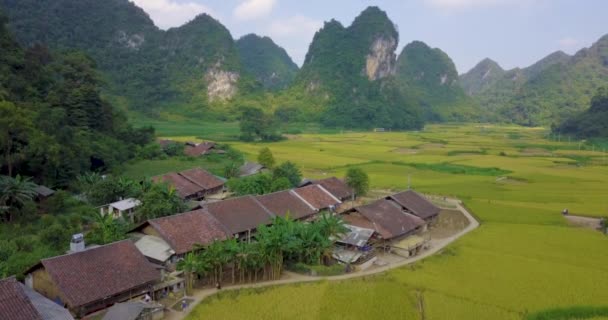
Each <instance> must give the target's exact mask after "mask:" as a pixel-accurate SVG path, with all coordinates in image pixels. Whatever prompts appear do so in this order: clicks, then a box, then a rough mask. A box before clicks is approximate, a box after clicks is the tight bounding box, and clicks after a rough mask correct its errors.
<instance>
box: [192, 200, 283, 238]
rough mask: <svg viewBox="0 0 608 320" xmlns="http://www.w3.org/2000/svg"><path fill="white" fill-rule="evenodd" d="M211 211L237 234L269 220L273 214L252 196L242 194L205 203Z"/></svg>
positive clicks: (206, 207)
mask: <svg viewBox="0 0 608 320" xmlns="http://www.w3.org/2000/svg"><path fill="white" fill-rule="evenodd" d="M203 209H206V210H207V211H208V212H209V213H211V214H212V215H213V216H214V217H215V218H216V219H217V220H218V221H219V222H220V223H221V224H222V225H224V226H225V227H226V228H228V230H230V232H231V233H232V234H233V235H234V234H238V233H241V232H245V231H247V230H253V229H256V228H257V227H258V226H259V225H261V224H268V223H270V222H271V220H272V218H273V217H274V215H273V214H272V213H271V212H270V211H269V210H268V209H266V208H265V207H264V206H263V205H262V204H261V203H260V202H259V201H258V200H257V199H256V198H254V197H253V196H244V197H239V198H234V199H228V200H223V201H218V202H212V203H209V204H207V205H206V206H205V207H204V208H203Z"/></svg>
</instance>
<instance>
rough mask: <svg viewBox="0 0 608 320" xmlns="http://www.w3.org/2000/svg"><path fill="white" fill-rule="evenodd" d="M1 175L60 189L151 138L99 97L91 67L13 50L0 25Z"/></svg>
mask: <svg viewBox="0 0 608 320" xmlns="http://www.w3.org/2000/svg"><path fill="white" fill-rule="evenodd" d="M0 43H1V44H2V49H3V50H2V51H0V70H2V72H1V74H2V78H0V115H1V117H0V122H1V123H0V130H2V131H1V132H0V135H1V136H0V150H1V151H2V166H1V172H2V173H3V174H8V175H9V176H14V175H16V174H21V175H26V176H32V177H35V179H36V181H38V182H40V183H45V184H48V185H51V186H65V185H67V184H68V183H69V182H70V180H71V179H73V178H74V177H75V176H77V175H78V174H81V173H84V172H88V171H90V170H103V169H105V168H107V167H111V166H113V165H115V164H118V163H121V162H124V161H125V160H127V159H129V158H130V157H133V155H134V153H135V149H136V146H138V145H144V144H146V143H148V142H149V141H151V139H153V135H154V131H153V129H151V128H146V129H133V128H132V126H131V125H130V124H129V123H128V122H127V119H126V117H125V115H124V114H122V113H120V112H118V111H117V110H116V109H114V108H113V107H112V106H111V105H110V104H109V103H108V102H107V101H106V100H104V99H102V97H101V95H100V78H99V75H98V73H97V71H96V69H95V67H96V65H95V62H94V61H93V60H92V59H91V58H89V57H88V56H86V55H85V54H83V53H81V52H77V51H64V52H51V51H49V50H48V48H46V47H45V46H42V45H34V46H32V47H30V48H25V49H24V48H22V47H21V46H19V45H18V44H17V43H16V41H15V40H14V38H13V37H12V35H11V33H10V32H9V30H8V28H7V27H6V19H5V18H2V21H1V22H0Z"/></svg>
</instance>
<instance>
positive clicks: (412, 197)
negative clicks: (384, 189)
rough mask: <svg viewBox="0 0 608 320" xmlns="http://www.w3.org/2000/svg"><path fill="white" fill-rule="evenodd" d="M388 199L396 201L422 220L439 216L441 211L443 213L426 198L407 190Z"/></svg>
mask: <svg viewBox="0 0 608 320" xmlns="http://www.w3.org/2000/svg"><path fill="white" fill-rule="evenodd" d="M388 199H390V200H393V201H395V202H396V203H398V204H399V205H400V206H401V207H403V208H405V209H406V210H408V211H410V212H412V213H413V214H414V215H416V216H418V217H420V218H422V219H428V218H432V217H434V216H436V215H438V214H439V211H441V209H439V207H437V206H435V205H434V204H432V203H431V202H430V201H428V200H427V199H426V198H425V197H423V196H422V195H420V194H418V193H417V192H415V191H413V190H407V191H404V192H400V193H397V194H394V195H392V196H389V197H388Z"/></svg>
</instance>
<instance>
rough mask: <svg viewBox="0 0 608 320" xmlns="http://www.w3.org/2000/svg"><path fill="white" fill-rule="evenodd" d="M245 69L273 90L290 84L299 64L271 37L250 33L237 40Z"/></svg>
mask: <svg viewBox="0 0 608 320" xmlns="http://www.w3.org/2000/svg"><path fill="white" fill-rule="evenodd" d="M236 46H237V49H238V52H239V55H240V59H241V65H242V66H243V68H244V70H245V71H246V72H248V73H250V74H251V75H253V76H254V77H255V79H256V80H258V81H259V82H261V83H262V85H263V86H264V87H265V88H267V89H271V90H277V89H284V88H286V87H287V86H289V85H290V84H291V83H292V81H293V79H294V78H295V76H296V73H297V72H298V66H297V65H296V64H295V63H294V62H293V60H291V58H290V57H289V55H288V54H287V52H286V51H285V49H283V48H281V47H279V46H278V45H277V44H276V43H274V41H272V39H270V38H269V37H260V36H258V35H255V34H248V35H246V36H243V37H241V38H240V39H239V40H237V42H236Z"/></svg>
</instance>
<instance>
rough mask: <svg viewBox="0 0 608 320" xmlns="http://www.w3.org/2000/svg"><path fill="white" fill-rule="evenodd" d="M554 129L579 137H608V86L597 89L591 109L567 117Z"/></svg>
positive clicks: (557, 131)
mask: <svg viewBox="0 0 608 320" xmlns="http://www.w3.org/2000/svg"><path fill="white" fill-rule="evenodd" d="M553 131H554V132H556V133H560V134H567V135H573V136H575V137H578V138H608V87H603V88H600V89H599V90H598V91H597V93H596V94H595V95H594V96H593V98H592V99H591V107H590V108H589V109H587V110H585V111H583V112H580V113H578V114H576V115H574V116H573V117H571V118H569V119H567V120H566V121H564V122H563V123H562V124H561V125H559V126H557V127H555V128H553Z"/></svg>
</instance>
